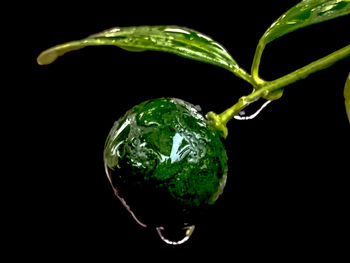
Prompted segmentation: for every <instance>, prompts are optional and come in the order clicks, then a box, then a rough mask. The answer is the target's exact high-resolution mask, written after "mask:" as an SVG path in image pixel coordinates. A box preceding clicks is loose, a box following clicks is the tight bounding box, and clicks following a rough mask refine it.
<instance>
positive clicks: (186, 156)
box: [104, 98, 227, 227]
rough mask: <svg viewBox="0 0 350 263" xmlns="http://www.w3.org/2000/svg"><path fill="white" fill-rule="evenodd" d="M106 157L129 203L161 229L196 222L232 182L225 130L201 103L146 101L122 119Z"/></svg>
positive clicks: (143, 219)
mask: <svg viewBox="0 0 350 263" xmlns="http://www.w3.org/2000/svg"><path fill="white" fill-rule="evenodd" d="M104 161H105V167H106V172H107V175H108V177H109V179H110V181H111V183H112V186H113V188H114V189H115V191H116V193H117V195H118V197H119V198H120V199H121V200H122V202H123V203H124V205H126V207H127V208H130V210H131V211H132V212H133V214H135V215H136V217H137V219H138V221H140V222H142V224H146V225H151V226H156V227H157V226H173V225H179V226H180V225H182V226H183V225H184V224H189V223H193V221H194V220H195V218H196V215H198V212H200V211H202V210H203V209H205V208H206V207H208V206H210V205H212V204H213V203H214V202H215V201H216V200H217V198H218V197H219V195H220V194H221V193H222V191H223V188H224V186H225V183H226V176H227V155H226V151H225V149H224V146H223V144H222V142H221V138H220V135H219V133H218V132H217V131H216V130H214V129H212V128H210V127H209V125H208V123H207V121H206V119H205V118H204V117H203V116H202V115H201V113H199V110H198V109H197V108H196V107H194V106H193V105H192V104H190V103H187V102H184V101H182V100H179V99H174V98H160V99H153V100H149V101H145V102H142V103H141V104H139V105H137V106H135V107H133V108H132V109H131V110H129V111H128V112H127V113H126V114H125V116H124V117H122V118H120V119H119V120H118V121H116V122H115V124H114V126H113V128H112V129H111V131H110V133H109V135H108V137H107V140H106V144H105V150H104Z"/></svg>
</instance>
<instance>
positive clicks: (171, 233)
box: [156, 225, 195, 245]
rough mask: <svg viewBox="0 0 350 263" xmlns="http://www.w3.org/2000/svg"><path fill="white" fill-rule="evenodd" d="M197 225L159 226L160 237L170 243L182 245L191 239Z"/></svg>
mask: <svg viewBox="0 0 350 263" xmlns="http://www.w3.org/2000/svg"><path fill="white" fill-rule="evenodd" d="M194 228H195V226H194V225H191V226H184V227H182V228H177V229H173V228H165V227H162V226H159V227H157V228H156V229H157V232H158V235H159V237H160V238H161V239H162V240H163V241H164V242H165V243H167V244H169V245H181V244H183V243H185V242H186V241H187V240H189V239H190V237H191V235H192V233H193V231H194Z"/></svg>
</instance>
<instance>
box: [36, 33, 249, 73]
mask: <svg viewBox="0 0 350 263" xmlns="http://www.w3.org/2000/svg"><path fill="white" fill-rule="evenodd" d="M98 45H115V46H118V47H120V48H123V49H125V50H128V51H145V50H152V51H163V52H169V53H173V54H176V55H179V56H182V57H185V58H189V59H194V60H198V61H201V62H206V63H209V64H213V65H215V66H220V67H223V68H225V69H227V70H230V71H232V72H233V73H235V74H236V75H239V76H240V77H242V78H246V76H247V75H248V74H247V73H245V72H244V71H243V70H242V69H240V68H239V66H238V64H237V63H236V61H235V60H234V59H233V58H232V57H231V55H230V54H229V53H228V52H227V51H226V49H225V48H224V47H223V46H222V45H220V44H219V43H217V42H216V41H214V40H212V39H211V38H210V37H208V36H206V35H204V34H201V33H199V32H197V31H195V30H192V29H188V28H184V27H178V26H136V27H116V28H112V29H109V30H106V31H103V32H101V33H98V34H94V35H91V36H89V37H87V38H84V39H82V40H77V41H72V42H68V43H65V44H61V45H57V46H55V47H52V48H50V49H48V50H45V51H44V52H42V53H41V54H40V55H39V57H38V59H37V61H38V63H39V64H40V65H46V64H50V63H52V62H53V61H55V60H56V59H57V58H58V56H62V55H63V54H65V53H67V52H69V51H72V50H78V49H81V48H83V47H86V46H98ZM244 75H246V76H244Z"/></svg>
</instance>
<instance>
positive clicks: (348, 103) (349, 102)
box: [344, 73, 350, 122]
mask: <svg viewBox="0 0 350 263" xmlns="http://www.w3.org/2000/svg"><path fill="white" fill-rule="evenodd" d="M344 98H345V109H346V114H347V115H348V119H349V122H350V73H349V75H348V78H347V79H346V82H345V87H344Z"/></svg>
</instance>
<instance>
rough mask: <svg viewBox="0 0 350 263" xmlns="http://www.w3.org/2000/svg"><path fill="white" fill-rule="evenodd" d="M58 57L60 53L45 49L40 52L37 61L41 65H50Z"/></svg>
mask: <svg viewBox="0 0 350 263" xmlns="http://www.w3.org/2000/svg"><path fill="white" fill-rule="evenodd" d="M57 57H58V54H57V53H56V52H54V51H52V50H51V49H48V50H45V51H43V52H41V53H40V55H39V56H38V57H37V59H36V61H37V63H38V64H39V65H48V64H51V63H52V62H54V61H55V60H56V59H57Z"/></svg>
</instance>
